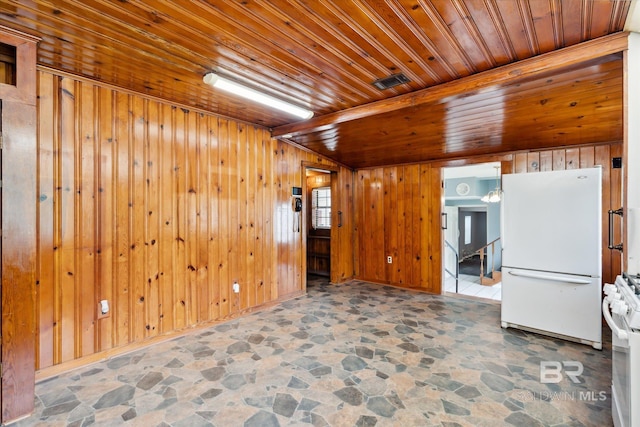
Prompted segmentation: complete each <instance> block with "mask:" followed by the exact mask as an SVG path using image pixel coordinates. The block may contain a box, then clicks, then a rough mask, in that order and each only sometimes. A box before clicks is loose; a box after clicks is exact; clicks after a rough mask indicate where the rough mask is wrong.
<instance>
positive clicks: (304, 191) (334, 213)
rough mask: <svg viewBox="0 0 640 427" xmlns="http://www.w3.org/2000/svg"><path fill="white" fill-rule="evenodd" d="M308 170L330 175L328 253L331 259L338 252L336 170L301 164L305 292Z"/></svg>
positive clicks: (304, 290) (330, 272) (302, 270)
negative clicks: (335, 206)
mask: <svg viewBox="0 0 640 427" xmlns="http://www.w3.org/2000/svg"><path fill="white" fill-rule="evenodd" d="M308 170H321V171H327V172H329V173H330V174H331V240H330V253H331V254H332V255H331V258H333V254H334V251H336V250H338V248H337V247H335V245H336V242H337V241H338V224H337V223H336V221H335V219H336V217H337V211H336V210H335V209H334V205H335V202H336V201H337V200H338V197H337V193H336V192H337V191H338V168H337V167H334V166H328V165H323V164H322V163H314V162H302V177H303V179H302V197H303V199H302V213H301V215H302V221H301V223H300V227H301V228H302V230H301V234H302V236H301V237H302V255H301V258H302V269H301V272H302V291H303V292H307V237H308V232H307V230H308V226H309V224H308V221H307V218H308V216H309V209H311V206H308V203H306V197H307V190H308V189H307V171H308ZM331 258H330V262H329V268H330V271H329V278H331V277H332V273H333V269H334V268H335V265H334V264H335V263H334V262H333V259H331Z"/></svg>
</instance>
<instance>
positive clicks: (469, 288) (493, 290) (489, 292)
mask: <svg viewBox="0 0 640 427" xmlns="http://www.w3.org/2000/svg"><path fill="white" fill-rule="evenodd" d="M444 290H445V292H450V293H454V294H455V293H456V279H455V278H453V277H452V276H450V275H448V274H446V278H445V282H444ZM458 294H460V295H467V296H472V297H476V298H486V299H490V300H494V301H500V300H501V298H502V283H496V284H495V285H491V286H486V285H481V284H480V277H479V276H469V275H467V274H461V275H460V276H459V277H458Z"/></svg>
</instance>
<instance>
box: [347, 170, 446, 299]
mask: <svg viewBox="0 0 640 427" xmlns="http://www.w3.org/2000/svg"><path fill="white" fill-rule="evenodd" d="M439 190H440V168H434V167H431V165H429V164H420V165H409V166H396V167H385V168H377V169H365V170H360V171H357V176H356V183H355V198H356V204H355V205H356V208H355V221H356V228H357V252H356V277H358V278H359V279H362V280H371V281H374V282H382V283H391V284H396V285H402V286H406V287H411V288H420V289H422V290H425V291H428V292H434V293H439V292H440V277H441V276H442V273H441V266H440V265H441V249H440V248H441V246H442V242H441V241H440V239H439V227H440V222H439V220H438V218H439V212H440V191H439ZM388 256H391V257H392V263H391V264H389V263H387V257H388Z"/></svg>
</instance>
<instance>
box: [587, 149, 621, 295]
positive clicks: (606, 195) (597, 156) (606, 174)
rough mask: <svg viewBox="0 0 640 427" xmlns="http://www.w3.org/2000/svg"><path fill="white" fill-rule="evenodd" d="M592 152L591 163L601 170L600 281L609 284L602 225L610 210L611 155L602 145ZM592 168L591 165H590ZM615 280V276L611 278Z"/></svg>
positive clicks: (608, 264)
mask: <svg viewBox="0 0 640 427" xmlns="http://www.w3.org/2000/svg"><path fill="white" fill-rule="evenodd" d="M592 152H593V163H594V164H596V165H600V166H601V168H602V209H601V216H602V224H603V227H602V236H601V245H602V276H601V277H602V281H603V283H611V281H610V280H609V279H611V277H612V276H611V275H612V265H611V261H612V256H611V254H612V251H611V250H610V249H609V248H608V247H607V245H608V241H607V240H608V233H607V228H606V227H604V224H605V223H607V222H608V221H607V219H608V218H607V214H608V211H609V209H611V153H610V146H609V145H603V146H599V147H594V150H593V151H592ZM592 166H593V165H592ZM613 278H614V280H615V276H614V277H613Z"/></svg>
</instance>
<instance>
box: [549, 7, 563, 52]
mask: <svg viewBox="0 0 640 427" xmlns="http://www.w3.org/2000/svg"><path fill="white" fill-rule="evenodd" d="M549 3H550V4H551V18H552V19H553V36H554V38H555V40H556V49H560V48H563V47H564V46H566V44H565V42H564V32H563V31H562V0H550V2H549Z"/></svg>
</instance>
